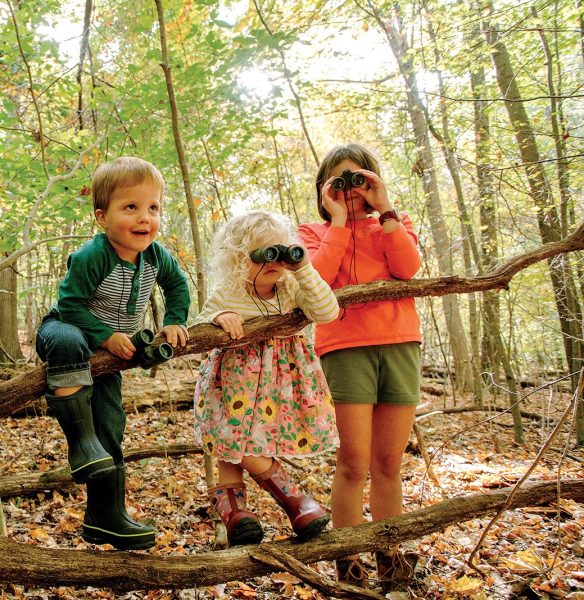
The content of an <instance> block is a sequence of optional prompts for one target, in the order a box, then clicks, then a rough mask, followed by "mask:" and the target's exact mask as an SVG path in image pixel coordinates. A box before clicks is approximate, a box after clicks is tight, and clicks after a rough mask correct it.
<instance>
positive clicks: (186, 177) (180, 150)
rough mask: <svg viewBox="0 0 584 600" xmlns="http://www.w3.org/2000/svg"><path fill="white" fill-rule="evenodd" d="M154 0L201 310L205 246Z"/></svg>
mask: <svg viewBox="0 0 584 600" xmlns="http://www.w3.org/2000/svg"><path fill="white" fill-rule="evenodd" d="M154 2H155V4H156V10H157V12H158V25H159V28H160V48H161V52H162V62H161V65H160V66H161V67H162V70H163V72H164V78H165V80H166V91H167V92H168V102H169V104H170V114H171V120H172V133H173V136H174V145H175V147H176V153H177V155H178V161H179V164H180V170H181V174H182V178H183V187H184V192H185V198H186V201H187V207H188V209H189V219H190V224H191V235H192V239H193V247H194V250H195V259H196V261H197V304H198V307H199V310H201V309H202V308H203V304H204V303H205V293H206V290H205V272H204V271H203V248H202V246H201V235H200V232H199V222H198V217H197V210H196V208H195V201H194V199H193V192H192V189H191V178H190V174H189V169H188V166H187V161H186V159H185V151H184V146H183V143H182V137H181V134H180V127H179V122H178V116H179V115H178V106H177V103H176V94H175V93H174V85H173V83H172V74H171V72H170V64H169V62H168V48H167V45H166V25H165V23H164V10H163V8H162V2H161V0H154Z"/></svg>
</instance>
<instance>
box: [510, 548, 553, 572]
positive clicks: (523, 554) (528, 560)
mask: <svg viewBox="0 0 584 600" xmlns="http://www.w3.org/2000/svg"><path fill="white" fill-rule="evenodd" d="M516 556H517V558H518V559H519V560H520V561H521V562H523V563H525V564H527V565H531V566H533V567H535V568H536V569H545V568H546V564H545V561H544V560H543V558H541V556H538V555H537V554H536V553H535V552H534V551H533V550H531V549H530V548H529V549H527V550H520V551H519V552H518V553H517V555H516Z"/></svg>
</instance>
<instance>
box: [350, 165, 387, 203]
mask: <svg viewBox="0 0 584 600" xmlns="http://www.w3.org/2000/svg"><path fill="white" fill-rule="evenodd" d="M355 173H361V174H362V175H365V177H366V178H367V183H368V184H369V185H368V186H367V187H355V188H352V191H355V192H356V193H357V194H359V195H360V196H361V197H362V198H365V200H366V202H367V204H369V206H371V208H373V209H375V210H376V211H377V212H378V213H379V214H381V213H384V212H385V211H386V210H392V209H393V206H392V204H391V202H390V201H389V198H388V197H387V189H386V188H385V183H383V181H382V179H381V178H380V177H379V176H378V175H376V174H375V173H374V172H373V171H367V170H366V169H359V170H357V171H355Z"/></svg>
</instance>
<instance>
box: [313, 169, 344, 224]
mask: <svg viewBox="0 0 584 600" xmlns="http://www.w3.org/2000/svg"><path fill="white" fill-rule="evenodd" d="M333 179H334V177H330V178H329V179H327V180H326V181H325V182H324V184H323V186H322V188H321V190H320V197H321V200H322V206H323V208H324V209H325V210H326V211H327V212H328V214H329V215H330V216H331V225H334V226H335V227H344V226H345V223H346V222H347V214H348V211H347V203H346V202H345V195H344V194H343V192H342V191H336V190H334V189H333V188H332V187H331V183H332V181H333Z"/></svg>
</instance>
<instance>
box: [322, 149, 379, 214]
mask: <svg viewBox="0 0 584 600" xmlns="http://www.w3.org/2000/svg"><path fill="white" fill-rule="evenodd" d="M344 160H350V161H353V162H354V163H357V164H358V165H360V166H361V168H362V169H367V170H368V171H373V172H374V173H375V174H376V175H378V176H380V175H381V172H380V169H379V162H378V161H377V159H376V158H375V157H374V156H373V154H372V153H371V152H370V151H369V150H367V148H365V147H364V146H361V145H360V144H346V145H345V146H336V147H335V148H333V149H332V150H329V152H328V153H327V155H326V156H325V157H324V158H323V159H322V162H321V163H320V167H319V168H318V172H317V174H316V202H317V206H318V214H319V215H320V216H321V217H322V218H323V219H324V220H325V221H329V222H330V220H331V216H330V215H329V213H328V211H326V210H325V209H324V208H323V206H322V197H321V193H320V191H321V189H322V186H323V184H324V182H325V181H326V180H327V179H328V178H329V177H330V176H331V172H332V170H333V169H334V168H335V167H336V166H337V165H338V164H339V163H341V162H343V161H344Z"/></svg>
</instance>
